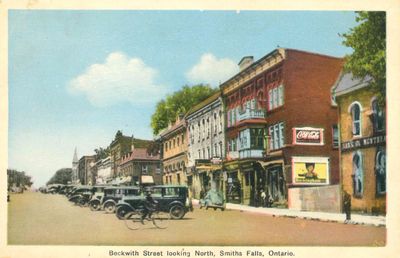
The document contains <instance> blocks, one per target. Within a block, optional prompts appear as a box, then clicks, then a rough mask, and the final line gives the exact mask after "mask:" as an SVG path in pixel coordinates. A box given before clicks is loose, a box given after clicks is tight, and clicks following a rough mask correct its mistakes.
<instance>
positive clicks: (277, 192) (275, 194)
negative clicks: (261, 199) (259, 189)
mask: <svg viewBox="0 0 400 258" xmlns="http://www.w3.org/2000/svg"><path fill="white" fill-rule="evenodd" d="M267 175H268V194H269V195H270V196H271V197H272V199H273V200H274V201H275V202H280V201H283V200H285V185H286V183H285V179H284V177H283V171H282V166H281V165H278V166H274V167H271V168H269V169H268V170H267Z"/></svg>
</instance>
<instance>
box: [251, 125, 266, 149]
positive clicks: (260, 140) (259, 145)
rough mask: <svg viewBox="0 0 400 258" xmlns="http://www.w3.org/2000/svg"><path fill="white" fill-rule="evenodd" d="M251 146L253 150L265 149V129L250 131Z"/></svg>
mask: <svg viewBox="0 0 400 258" xmlns="http://www.w3.org/2000/svg"><path fill="white" fill-rule="evenodd" d="M250 144H251V146H250V147H251V148H252V149H264V129H262V128H252V129H250Z"/></svg>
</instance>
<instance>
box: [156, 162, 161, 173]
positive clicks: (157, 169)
mask: <svg viewBox="0 0 400 258" xmlns="http://www.w3.org/2000/svg"><path fill="white" fill-rule="evenodd" d="M156 174H161V164H160V163H157V166H156Z"/></svg>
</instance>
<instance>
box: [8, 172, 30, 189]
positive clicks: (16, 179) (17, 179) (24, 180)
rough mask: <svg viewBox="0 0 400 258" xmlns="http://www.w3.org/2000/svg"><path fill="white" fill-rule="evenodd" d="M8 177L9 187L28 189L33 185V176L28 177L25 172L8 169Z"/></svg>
mask: <svg viewBox="0 0 400 258" xmlns="http://www.w3.org/2000/svg"><path fill="white" fill-rule="evenodd" d="M7 176H8V178H7V182H8V187H11V186H14V185H15V186H16V187H23V188H26V187H30V186H31V185H32V184H33V182H32V178H31V176H28V175H26V174H25V172H24V171H22V172H21V171H17V170H15V169H7Z"/></svg>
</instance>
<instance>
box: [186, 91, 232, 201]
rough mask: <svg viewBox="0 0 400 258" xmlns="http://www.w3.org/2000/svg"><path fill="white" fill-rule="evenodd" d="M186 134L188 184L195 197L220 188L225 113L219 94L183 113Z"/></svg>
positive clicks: (221, 181)
mask: <svg viewBox="0 0 400 258" xmlns="http://www.w3.org/2000/svg"><path fill="white" fill-rule="evenodd" d="M186 123H187V135H188V143H187V145H188V168H187V179H188V185H189V187H190V189H191V191H192V194H193V196H194V197H195V198H199V197H200V196H199V194H200V191H201V190H203V191H207V190H209V189H210V188H211V187H214V188H216V189H220V190H222V189H223V173H222V159H224V158H225V130H224V126H225V123H224V113H223V105H222V98H221V93H220V92H217V93H216V94H214V95H212V96H210V97H209V98H207V99H206V100H204V101H202V102H201V103H199V104H197V105H195V106H194V107H193V108H192V109H190V110H189V111H188V112H187V114H186Z"/></svg>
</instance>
